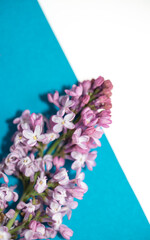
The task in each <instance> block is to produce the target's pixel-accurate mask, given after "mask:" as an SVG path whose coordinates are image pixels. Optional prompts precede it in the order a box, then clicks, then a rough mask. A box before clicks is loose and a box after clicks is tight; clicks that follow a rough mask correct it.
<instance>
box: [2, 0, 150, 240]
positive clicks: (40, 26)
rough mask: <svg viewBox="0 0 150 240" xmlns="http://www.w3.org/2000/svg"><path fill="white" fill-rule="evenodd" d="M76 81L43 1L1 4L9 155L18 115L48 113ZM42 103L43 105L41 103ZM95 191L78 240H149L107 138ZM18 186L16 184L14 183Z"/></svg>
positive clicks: (85, 206) (82, 213) (78, 219)
mask: <svg viewBox="0 0 150 240" xmlns="http://www.w3.org/2000/svg"><path fill="white" fill-rule="evenodd" d="M79 57H80V56H79ZM75 81H76V77H75V75H74V73H73V71H72V69H71V67H70V66H69V64H68V62H67V60H66V58H65V56H64V54H63V51H62V50H61V48H60V46H59V44H58V42H57V40H56V38H55V36H54V34H53V32H52V30H51V28H50V26H49V25H48V23H47V21H46V19H45V17H44V15H43V13H42V11H41V9H40V7H39V5H38V3H37V1H35V0H32V1H31V0H22V1H20V0H15V1H11V0H7V1H6V0H1V1H0V102H1V114H0V145H2V149H1V154H2V156H4V155H5V154H6V153H7V152H8V147H9V144H10V140H9V139H10V135H11V134H10V133H12V132H13V131H14V127H13V126H12V118H14V116H16V115H18V111H23V110H24V109H30V110H31V111H32V112H47V110H48V105H47V104H46V103H45V98H46V97H45V94H46V93H47V92H48V91H50V90H55V89H58V90H61V89H62V87H63V86H64V85H65V86H71V84H73V83H74V82H75ZM40 98H41V99H42V100H41V99H40ZM85 180H86V183H87V184H88V186H89V191H88V192H87V194H86V195H85V197H84V200H82V201H80V203H79V207H78V208H77V209H76V210H74V211H73V216H72V218H71V220H70V221H69V223H68V222H67V221H66V222H67V223H68V226H69V227H70V228H72V229H73V230H74V236H73V237H72V240H87V239H88V240H93V239H95V240H99V239H100V240H148V239H150V229H149V224H148V221H147V219H146V217H145V215H144V213H143V211H142V209H141V207H140V205H139V203H138V201H137V199H136V197H135V195H134V193H133V191H132V189H131V188H130V186H129V184H128V182H127V179H126V177H125V175H124V173H123V172H122V170H121V168H120V166H119V164H118V161H117V159H116V157H115V155H114V153H113V151H112V149H111V147H110V144H109V143H108V141H107V139H106V137H105V136H103V138H102V148H101V149H100V150H99V153H98V158H97V166H96V167H95V168H94V171H93V172H90V171H86V179H85ZM11 182H12V183H13V182H14V180H13V179H12V181H11ZM58 239H60V238H59V237H57V238H56V240H58Z"/></svg>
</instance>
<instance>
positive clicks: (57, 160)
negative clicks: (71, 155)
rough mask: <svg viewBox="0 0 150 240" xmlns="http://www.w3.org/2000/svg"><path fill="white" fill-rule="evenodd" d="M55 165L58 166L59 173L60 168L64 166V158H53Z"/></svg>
mask: <svg viewBox="0 0 150 240" xmlns="http://www.w3.org/2000/svg"><path fill="white" fill-rule="evenodd" d="M53 164H54V165H55V166H56V171H58V170H59V168H60V167H63V166H64V164H65V160H64V158H62V157H60V158H59V157H57V156H56V157H54V158H53Z"/></svg>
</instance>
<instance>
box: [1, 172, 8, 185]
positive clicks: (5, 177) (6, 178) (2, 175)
mask: <svg viewBox="0 0 150 240" xmlns="http://www.w3.org/2000/svg"><path fill="white" fill-rule="evenodd" d="M0 178H4V181H5V183H8V182H9V180H8V177H7V176H6V174H4V173H3V172H2V171H0Z"/></svg>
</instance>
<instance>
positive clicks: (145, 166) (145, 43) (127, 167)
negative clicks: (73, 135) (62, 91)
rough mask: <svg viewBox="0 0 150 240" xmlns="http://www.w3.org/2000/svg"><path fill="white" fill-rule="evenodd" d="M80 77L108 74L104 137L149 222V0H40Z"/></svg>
mask: <svg viewBox="0 0 150 240" xmlns="http://www.w3.org/2000/svg"><path fill="white" fill-rule="evenodd" d="M39 3H40V5H41V7H42V9H43V12H44V13H45V15H46V17H47V19H48V21H49V23H50V25H51V26H52V29H53V31H54V33H55V35H56V37H57V39H58V41H59V43H60V45H61V47H62V49H63V51H64V53H65V54H66V56H67V58H68V60H69V62H70V64H71V67H72V68H73V70H74V72H75V74H76V76H77V77H78V79H79V80H84V79H91V78H93V77H98V76H99V75H102V76H104V77H105V78H106V79H107V78H109V79H111V80H112V82H113V85H114V90H113V98H112V102H113V109H112V120H113V124H112V125H111V127H110V129H109V130H107V131H105V132H106V135H107V138H108V140H109V142H110V144H111V146H112V148H113V150H114V152H115V154H116V156H117V158H118V161H119V163H120V165H121V167H122V168H123V171H124V172H125V174H126V176H127V178H128V180H129V183H130V184H131V187H132V189H133V190H134V192H135V194H136V196H137V198H138V200H139V202H140V204H141V206H142V208H143V210H144V212H145V214H146V216H147V218H148V220H149V222H150V140H149V135H150V113H149V112H150V107H149V103H150V84H149V82H150V1H149V0H139V1H138V0H136V1H134V0H118V1H117V0H113V1H111V0H97V1H96V0H89V1H88V0H63V1H62V0H55V1H54V0H39Z"/></svg>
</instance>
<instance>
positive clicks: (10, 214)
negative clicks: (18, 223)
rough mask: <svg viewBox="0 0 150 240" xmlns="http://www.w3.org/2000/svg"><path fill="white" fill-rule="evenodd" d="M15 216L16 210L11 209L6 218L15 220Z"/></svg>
mask: <svg viewBox="0 0 150 240" xmlns="http://www.w3.org/2000/svg"><path fill="white" fill-rule="evenodd" d="M14 215H15V210H14V209H10V210H9V211H8V212H7V213H6V217H8V218H9V219H11V218H13V217H14Z"/></svg>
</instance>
